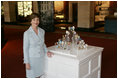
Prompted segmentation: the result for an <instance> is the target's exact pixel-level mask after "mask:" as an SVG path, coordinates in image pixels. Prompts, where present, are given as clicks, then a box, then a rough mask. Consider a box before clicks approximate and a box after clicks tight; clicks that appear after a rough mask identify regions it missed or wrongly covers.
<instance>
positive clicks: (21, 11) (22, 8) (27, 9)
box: [17, 1, 32, 17]
mask: <svg viewBox="0 0 118 79" xmlns="http://www.w3.org/2000/svg"><path fill="white" fill-rule="evenodd" d="M17 5H18V15H20V16H24V17H27V15H30V14H31V13H32V1H19V2H18V3H17Z"/></svg>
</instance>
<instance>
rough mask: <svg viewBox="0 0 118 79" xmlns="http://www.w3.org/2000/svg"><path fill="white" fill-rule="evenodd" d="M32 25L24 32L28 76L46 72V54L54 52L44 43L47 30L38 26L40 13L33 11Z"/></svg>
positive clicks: (36, 75)
mask: <svg viewBox="0 0 118 79" xmlns="http://www.w3.org/2000/svg"><path fill="white" fill-rule="evenodd" d="M30 19H31V26H30V27H29V29H28V30H26V31H25V32H24V38H23V55H24V64H25V67H26V77H28V78H35V77H41V76H42V75H43V74H44V67H45V63H44V60H45V56H46V54H47V56H48V57H51V56H52V53H50V52H48V51H47V47H46V45H45V43H44V35H45V31H44V30H43V29H41V28H40V27H38V25H39V23H40V21H39V15H38V14H37V13H33V14H32V15H31V16H30Z"/></svg>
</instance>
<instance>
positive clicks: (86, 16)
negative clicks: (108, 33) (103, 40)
mask: <svg viewBox="0 0 118 79" xmlns="http://www.w3.org/2000/svg"><path fill="white" fill-rule="evenodd" d="M93 26H94V2H93V1H79V2H78V20H77V27H80V28H92V27H93Z"/></svg>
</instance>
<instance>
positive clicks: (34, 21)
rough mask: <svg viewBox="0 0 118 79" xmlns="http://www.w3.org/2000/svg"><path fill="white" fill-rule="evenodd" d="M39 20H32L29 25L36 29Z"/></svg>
mask: <svg viewBox="0 0 118 79" xmlns="http://www.w3.org/2000/svg"><path fill="white" fill-rule="evenodd" d="M39 23H40V22H39V18H37V17H36V18H33V19H32V20H31V25H32V26H33V27H37V26H38V25H39Z"/></svg>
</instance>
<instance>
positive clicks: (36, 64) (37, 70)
mask: <svg viewBox="0 0 118 79" xmlns="http://www.w3.org/2000/svg"><path fill="white" fill-rule="evenodd" d="M29 59H30V70H27V69H26V77H27V78H36V77H39V76H42V75H43V74H44V69H45V56H42V57H30V58H29Z"/></svg>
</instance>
